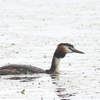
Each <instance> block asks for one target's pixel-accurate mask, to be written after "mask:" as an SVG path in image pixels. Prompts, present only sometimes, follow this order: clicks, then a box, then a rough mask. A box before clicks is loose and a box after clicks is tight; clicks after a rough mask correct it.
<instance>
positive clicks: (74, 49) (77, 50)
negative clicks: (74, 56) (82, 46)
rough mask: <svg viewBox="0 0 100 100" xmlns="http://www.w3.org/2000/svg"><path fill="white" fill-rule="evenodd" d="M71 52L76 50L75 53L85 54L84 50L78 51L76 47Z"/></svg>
mask: <svg viewBox="0 0 100 100" xmlns="http://www.w3.org/2000/svg"><path fill="white" fill-rule="evenodd" d="M73 52H76V53H81V54H85V53H84V52H82V51H79V50H77V49H75V48H74V49H73Z"/></svg>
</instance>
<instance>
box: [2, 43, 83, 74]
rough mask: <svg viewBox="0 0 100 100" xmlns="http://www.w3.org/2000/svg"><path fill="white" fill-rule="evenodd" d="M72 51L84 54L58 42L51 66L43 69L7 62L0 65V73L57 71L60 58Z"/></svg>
mask: <svg viewBox="0 0 100 100" xmlns="http://www.w3.org/2000/svg"><path fill="white" fill-rule="evenodd" d="M73 52H76V53H81V54H84V53H83V52H81V51H79V50H76V49H75V48H74V46H73V45H71V44H69V43H60V44H59V45H58V46H57V49H56V50H55V52H54V55H53V59H52V63H51V67H50V69H49V70H44V69H41V68H38V67H35V66H32V65H19V64H9V65H5V66H2V67H0V75H9V74H10V75H12V74H13V75H15V74H27V72H29V73H48V74H52V73H58V72H59V64H60V60H61V58H63V57H65V55H66V54H67V53H73Z"/></svg>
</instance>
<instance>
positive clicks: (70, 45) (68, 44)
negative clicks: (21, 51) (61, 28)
mask: <svg viewBox="0 0 100 100" xmlns="http://www.w3.org/2000/svg"><path fill="white" fill-rule="evenodd" d="M61 45H66V46H69V47H74V46H73V45H72V44H70V43H60V44H58V46H61Z"/></svg>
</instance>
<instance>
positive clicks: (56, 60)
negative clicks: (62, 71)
mask: <svg viewBox="0 0 100 100" xmlns="http://www.w3.org/2000/svg"><path fill="white" fill-rule="evenodd" d="M60 61H61V58H57V57H53V59H52V64H51V68H50V71H52V72H53V73H58V72H59V65H60Z"/></svg>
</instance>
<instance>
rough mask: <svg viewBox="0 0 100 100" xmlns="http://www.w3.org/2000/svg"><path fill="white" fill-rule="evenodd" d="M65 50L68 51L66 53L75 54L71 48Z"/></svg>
mask: <svg viewBox="0 0 100 100" xmlns="http://www.w3.org/2000/svg"><path fill="white" fill-rule="evenodd" d="M65 49H66V53H73V51H72V50H70V49H69V47H67V46H65Z"/></svg>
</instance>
